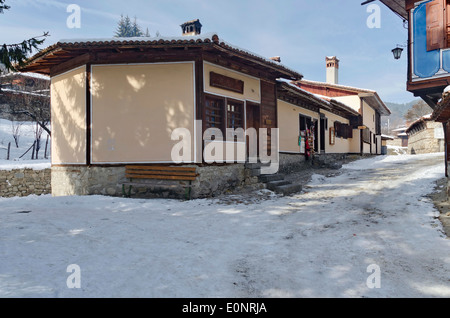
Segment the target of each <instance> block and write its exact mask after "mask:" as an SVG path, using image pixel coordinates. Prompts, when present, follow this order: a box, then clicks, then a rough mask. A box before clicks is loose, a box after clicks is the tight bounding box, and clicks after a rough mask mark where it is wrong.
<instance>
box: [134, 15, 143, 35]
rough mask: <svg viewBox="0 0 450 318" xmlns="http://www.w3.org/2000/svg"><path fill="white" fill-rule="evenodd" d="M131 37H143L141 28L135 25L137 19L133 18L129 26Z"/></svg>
mask: <svg viewBox="0 0 450 318" xmlns="http://www.w3.org/2000/svg"><path fill="white" fill-rule="evenodd" d="M131 36H134V37H137V36H144V33H143V32H142V29H141V27H140V26H139V25H138V24H137V18H136V17H134V21H133V25H132V26H131Z"/></svg>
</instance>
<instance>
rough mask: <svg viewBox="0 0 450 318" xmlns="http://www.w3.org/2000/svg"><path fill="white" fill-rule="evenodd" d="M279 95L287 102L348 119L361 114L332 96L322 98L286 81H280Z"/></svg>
mask: <svg viewBox="0 0 450 318" xmlns="http://www.w3.org/2000/svg"><path fill="white" fill-rule="evenodd" d="M277 96H278V98H279V99H281V100H283V101H285V102H288V103H290V104H293V105H296V106H299V107H302V108H306V109H309V110H312V111H316V112H319V110H320V109H323V110H326V111H328V112H330V113H333V114H335V115H338V116H340V117H343V118H347V119H350V118H351V117H357V116H359V115H360V114H359V113H358V112H357V111H356V110H354V109H352V108H350V107H348V106H347V105H345V104H343V103H341V102H339V101H336V100H334V99H331V98H330V99H322V98H320V97H316V96H314V95H313V94H312V93H308V92H304V91H303V90H301V89H298V88H296V87H293V86H292V85H290V84H288V83H284V82H278V84H277Z"/></svg>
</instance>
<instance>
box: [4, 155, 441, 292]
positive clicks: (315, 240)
mask: <svg viewBox="0 0 450 318" xmlns="http://www.w3.org/2000/svg"><path fill="white" fill-rule="evenodd" d="M443 175H444V164H443V154H430V155H416V156H408V155H403V156H388V157H386V156H380V157H375V158H369V159H363V160H358V161H355V162H352V163H350V164H347V165H345V166H344V167H343V168H342V173H341V174H340V175H338V176H335V177H328V178H327V177H325V176H322V175H318V174H316V175H313V178H312V181H311V182H310V183H309V184H308V186H306V187H305V188H304V191H303V193H301V194H297V195H294V196H290V197H278V196H275V195H274V194H272V193H269V192H267V191H260V192H259V193H255V196H254V197H252V198H251V200H248V198H247V199H246V198H240V196H232V197H228V198H226V199H223V200H222V199H221V198H216V199H202V200H193V201H189V202H181V201H175V200H162V199H161V200H142V199H125V198H113V197H101V196H89V197H58V198H53V197H51V196H41V197H37V196H31V197H27V198H11V199H0V297H163V298H166V297H189V298H191V297H194V298H196V297H200V298H203V297H208V298H210V297H214V298H215V297H224V298H234V297H267V298H271V297H286V298H292V297H295V298H298V297H450V274H449V273H450V240H449V239H447V238H446V237H445V235H444V233H443V232H442V228H441V224H440V222H439V220H437V219H436V217H437V215H438V211H437V210H436V209H435V208H434V206H433V202H432V201H431V200H430V199H429V198H427V197H426V195H427V194H429V193H430V192H432V191H433V188H434V182H435V181H436V180H437V179H439V178H442V177H443ZM72 264H75V265H77V266H76V267H75V268H76V269H79V270H78V271H77V270H75V271H72V268H73V267H69V265H72ZM68 267H69V271H68ZM374 269H375V270H374ZM377 269H378V270H379V271H377ZM74 274H78V276H76V277H75V276H73V275H74ZM377 275H378V276H377ZM74 277H75V278H74ZM72 278H74V280H73V281H77V282H78V283H79V286H76V287H80V288H69V287H74V286H73V285H72V284H71V283H72V282H73V281H72Z"/></svg>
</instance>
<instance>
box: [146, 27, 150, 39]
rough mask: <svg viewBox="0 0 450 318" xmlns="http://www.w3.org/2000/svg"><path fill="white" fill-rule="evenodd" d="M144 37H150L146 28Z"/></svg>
mask: <svg viewBox="0 0 450 318" xmlns="http://www.w3.org/2000/svg"><path fill="white" fill-rule="evenodd" d="M145 36H146V37H148V38H149V37H150V32H149V31H148V28H147V31H145Z"/></svg>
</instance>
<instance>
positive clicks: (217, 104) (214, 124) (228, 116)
mask: <svg viewBox="0 0 450 318" xmlns="http://www.w3.org/2000/svg"><path fill="white" fill-rule="evenodd" d="M208 128H218V129H220V130H221V131H222V134H223V136H224V137H225V135H224V132H225V131H226V128H230V129H233V130H236V129H238V128H242V129H243V128H244V102H242V101H236V100H232V99H228V98H225V97H217V96H209V95H208V96H206V98H205V116H204V129H205V130H206V129H208ZM227 137H230V138H232V136H231V135H230V136H227ZM228 140H230V139H228Z"/></svg>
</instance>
